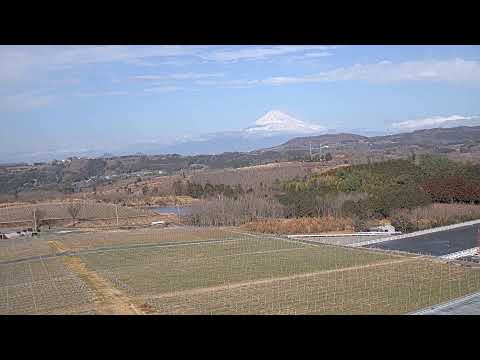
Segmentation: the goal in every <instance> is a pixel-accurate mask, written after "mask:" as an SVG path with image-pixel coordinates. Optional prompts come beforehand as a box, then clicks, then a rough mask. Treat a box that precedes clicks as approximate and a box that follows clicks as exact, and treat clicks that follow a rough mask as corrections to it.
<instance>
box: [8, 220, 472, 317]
mask: <svg viewBox="0 0 480 360" xmlns="http://www.w3.org/2000/svg"><path fill="white" fill-rule="evenodd" d="M37 241H38V242H39V244H40V243H42V244H44V245H42V246H45V244H46V247H45V248H42V251H47V252H48V251H49V252H50V255H42V257H40V258H38V259H30V260H23V261H22V260H18V259H19V258H17V262H11V260H12V258H13V256H12V255H11V254H10V256H7V257H8V259H9V260H10V262H9V263H6V262H5V260H6V255H5V254H7V252H5V250H4V251H3V252H2V253H1V254H0V314H20V313H22V314H23V313H31V314H50V313H55V314H63V313H64V314H78V313H82V314H404V313H409V312H411V311H414V310H417V309H420V308H423V307H426V306H430V305H433V304H437V303H440V302H444V301H448V300H450V299H453V298H457V297H460V296H463V295H466V294H469V293H473V292H476V291H479V290H480V269H479V268H475V267H466V266H460V265H458V264H456V263H446V262H442V261H439V260H437V259H434V258H426V257H419V256H413V255H412V256H410V255H409V256H406V255H398V254H393V253H384V252H380V251H372V250H368V249H355V248H345V247H339V246H331V245H320V244H319V245H315V244H310V243H305V242H300V241H295V240H289V239H286V238H283V237H275V236H269V235H255V236H252V235H250V234H246V233H243V232H241V231H237V230H235V229H232V228H223V229H219V228H193V227H192V228H188V227H185V228H184V227H178V228H166V229H156V230H155V231H152V230H142V231H135V232H132V231H116V232H112V231H110V232H89V233H83V234H64V235H57V236H53V235H52V236H50V237H48V236H45V237H41V238H37ZM19 246H20V245H19ZM24 246H26V247H27V248H28V245H27V244H25V245H24ZM53 251H55V252H56V255H52V254H53ZM24 255H25V253H24V252H21V251H20V252H19V253H18V254H16V256H24Z"/></svg>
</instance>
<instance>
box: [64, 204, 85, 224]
mask: <svg viewBox="0 0 480 360" xmlns="http://www.w3.org/2000/svg"><path fill="white" fill-rule="evenodd" d="M81 208H82V204H81V203H79V202H72V203H70V204H68V205H67V211H68V213H69V215H70V217H71V218H72V220H73V226H75V220H76V219H77V217H78V214H79V213H80V210H81Z"/></svg>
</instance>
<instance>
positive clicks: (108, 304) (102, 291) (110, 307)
mask: <svg viewBox="0 0 480 360" xmlns="http://www.w3.org/2000/svg"><path fill="white" fill-rule="evenodd" d="M64 262H65V265H66V266H67V267H68V268H69V269H70V270H71V271H73V272H74V273H75V274H77V275H78V276H79V277H80V278H81V279H82V280H83V281H84V282H85V283H86V284H87V286H88V287H89V288H90V289H91V290H92V291H93V292H94V293H95V297H96V299H95V310H96V312H97V313H98V314H102V315H142V314H145V312H144V311H142V310H141V309H140V308H139V307H137V306H136V305H135V304H134V303H133V302H132V300H131V299H130V298H129V297H128V296H126V295H125V294H124V293H123V292H121V291H120V290H118V289H116V288H115V287H113V286H112V284H110V282H108V281H107V280H105V279H104V278H102V277H101V276H99V275H98V274H97V273H96V272H94V271H91V270H89V269H88V268H87V267H86V265H85V264H84V263H83V262H82V261H81V260H80V259H79V258H78V257H74V256H66V257H64Z"/></svg>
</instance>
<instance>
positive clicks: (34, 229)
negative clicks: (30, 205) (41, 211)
mask: <svg viewBox="0 0 480 360" xmlns="http://www.w3.org/2000/svg"><path fill="white" fill-rule="evenodd" d="M36 212H37V210H36V209H33V232H35V233H36V232H37V218H36V215H35V214H36Z"/></svg>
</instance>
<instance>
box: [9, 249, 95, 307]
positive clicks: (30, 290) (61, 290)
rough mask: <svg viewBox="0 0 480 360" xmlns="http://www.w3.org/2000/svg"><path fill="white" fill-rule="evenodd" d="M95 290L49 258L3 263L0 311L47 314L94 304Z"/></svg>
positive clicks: (60, 260)
mask: <svg viewBox="0 0 480 360" xmlns="http://www.w3.org/2000/svg"><path fill="white" fill-rule="evenodd" d="M94 300H95V297H94V293H93V292H92V290H90V289H89V287H88V286H87V285H86V284H85V282H83V281H82V280H81V279H80V278H79V277H78V276H77V275H76V274H75V273H73V272H72V271H70V270H69V269H68V267H67V266H66V265H65V264H64V262H63V259H60V258H50V259H40V260H33V261H24V262H21V263H14V264H1V265H0V314H48V313H59V312H62V311H69V309H70V310H73V311H74V312H77V311H79V309H81V308H82V307H88V308H89V309H91V308H92V305H93V303H94Z"/></svg>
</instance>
